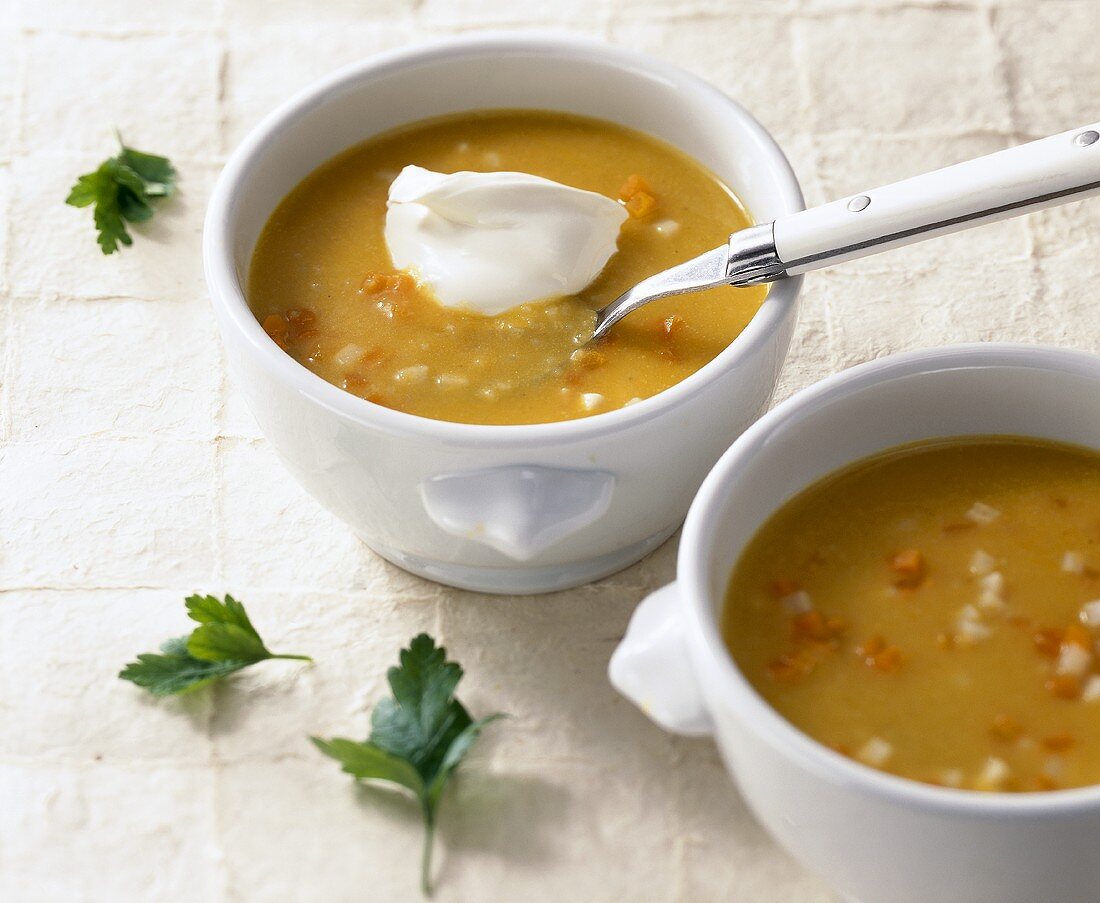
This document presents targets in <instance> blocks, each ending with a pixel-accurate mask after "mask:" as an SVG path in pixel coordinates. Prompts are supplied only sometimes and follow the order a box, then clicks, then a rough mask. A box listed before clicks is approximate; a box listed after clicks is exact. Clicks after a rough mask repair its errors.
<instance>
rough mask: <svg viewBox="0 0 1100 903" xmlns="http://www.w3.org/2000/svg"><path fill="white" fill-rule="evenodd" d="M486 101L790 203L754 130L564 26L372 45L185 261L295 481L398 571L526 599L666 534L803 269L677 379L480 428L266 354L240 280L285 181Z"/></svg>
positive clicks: (759, 363)
mask: <svg viewBox="0 0 1100 903" xmlns="http://www.w3.org/2000/svg"><path fill="white" fill-rule="evenodd" d="M493 107H496V108H506V107H513V108H514V107H527V108H541V109H555V110H563V111H567V112H572V113H579V114H584V115H588V116H596V117H601V118H603V119H608V120H612V121H615V122H620V123H623V124H625V125H628V126H632V127H633V128H636V129H640V130H642V131H645V132H649V133H650V134H652V135H656V136H657V137H659V138H663V139H664V140H666V141H668V142H671V143H673V144H675V145H677V146H678V147H680V148H682V149H683V150H684V151H686V152H687V153H689V154H691V155H692V156H693V157H695V158H696V159H697V160H699V161H701V162H702V163H703V164H705V165H706V166H708V167H710V168H711V169H712V170H713V171H714V172H715V173H717V174H718V176H719V177H721V178H722V179H723V180H724V181H725V182H727V184H729V185H730V186H732V187H733V188H734V189H735V190H736V191H737V192H738V194H739V195H740V196H741V198H742V199H743V200H744V201H745V203H746V204H747V206H748V207H749V209H750V210H751V211H752V212H753V214H754V215H755V217H756V218H757V220H758V221H767V220H770V219H773V218H775V217H777V216H780V215H782V214H786V213H791V212H794V211H797V210H800V209H801V208H802V195H801V192H800V191H799V187H798V183H797V181H796V180H795V177H794V174H793V173H792V172H791V169H790V167H789V165H788V164H787V161H786V159H785V158H784V157H783V154H782V153H781V152H780V150H779V148H778V147H777V146H776V145H775V143H774V142H773V141H772V139H771V138H770V137H769V136H768V134H767V133H766V132H765V131H764V130H763V128H761V126H760V125H759V124H758V123H757V122H756V121H755V120H754V119H753V118H752V117H751V116H750V115H749V114H748V113H747V112H745V110H744V109H742V108H741V107H740V106H738V105H737V104H736V103H734V102H733V101H732V100H730V99H729V98H728V97H726V96H725V95H723V94H721V93H720V92H719V91H717V90H715V89H714V88H713V87H711V86H709V85H707V84H706V83H705V82H703V81H700V80H699V79H697V78H695V77H694V76H692V75H689V74H687V73H686V72H684V71H682V70H681V69H678V68H675V67H673V66H670V65H668V64H666V63H662V62H659V61H657V60H654V59H650V58H649V57H645V56H642V55H640V54H637V53H633V52H630V51H627V50H623V49H619V48H615V47H610V46H606V45H603V44H598V43H592V42H586V41H579V40H575V39H565V38H557V37H554V38H550V37H539V38H532V37H507V36H501V37H477V38H474V39H468V40H458V41H449V42H446V43H440V44H433V45H429V46H423V47H419V48H415V49H412V50H407V51H401V52H398V53H392V54H388V55H384V56H379V57H374V58H372V59H370V60H368V61H367V62H365V63H361V64H357V65H354V66H351V67H350V68H347V69H343V70H341V71H340V72H337V73H336V74H335V75H333V76H331V77H329V78H327V79H325V80H324V81H322V82H320V83H318V84H316V85H314V86H313V87H312V88H309V89H308V90H306V91H304V92H303V93H302V94H300V95H298V96H297V97H295V98H294V99H293V100H291V101H290V102H289V103H287V104H286V105H284V106H283V107H281V108H280V109H278V110H276V111H275V112H274V113H272V114H271V115H270V116H268V118H267V119H265V120H264V121H263V122H262V123H261V124H260V125H259V126H258V127H257V129H256V130H255V131H254V132H253V133H252V134H251V135H250V136H249V137H248V138H247V139H246V140H245V141H244V143H243V144H242V145H241V146H240V147H239V148H238V149H237V151H236V152H235V153H234V154H233V156H232V157H231V158H230V160H229V163H228V164H227V166H226V168H225V171H224V172H223V173H222V175H221V178H220V179H219V180H218V184H217V186H216V188H215V190H214V194H213V198H212V199H211V202H210V208H209V212H208V214H207V218H206V226H205V234H204V243H203V244H204V246H203V252H204V259H205V268H206V278H207V283H208V285H209V289H210V294H211V297H212V299H213V303H214V308H215V311H216V314H217V320H218V324H219V327H220V329H221V333H222V338H223V340H224V342H225V347H226V349H227V352H228V356H229V363H230V367H231V369H232V372H233V374H234V375H235V378H236V383H237V386H238V387H239V389H240V390H241V392H242V393H243V395H244V397H245V399H246V401H247V403H248V405H249V406H250V408H251V409H252V412H253V414H254V415H255V416H256V420H257V421H258V423H259V425H260V429H261V430H262V431H263V433H264V435H265V436H266V437H267V438H268V440H269V441H270V442H271V444H272V445H273V446H274V447H275V449H276V451H277V452H278V453H279V455H280V456H281V457H282V459H283V461H284V463H285V464H286V466H287V468H288V469H289V470H290V471H291V473H292V474H293V475H294V476H295V477H296V478H297V479H298V481H299V482H300V483H301V484H302V485H303V486H304V487H305V488H306V489H307V490H308V491H309V492H311V493H312V494H313V495H314V496H315V497H316V498H317V499H318V500H319V501H320V502H321V503H322V504H323V505H325V506H326V507H327V508H329V509H330V510H331V511H333V512H334V513H335V514H337V515H339V516H340V517H342V518H343V519H344V520H346V521H347V522H348V523H349V524H350V525H351V527H352V528H353V529H354V530H355V531H356V533H357V534H358V535H359V536H360V537H361V538H362V539H363V540H364V541H365V542H366V543H367V544H368V545H369V546H370V547H371V548H373V549H374V550H375V551H377V552H378V553H379V554H381V555H383V556H385V557H386V558H388V559H389V560H390V561H393V562H395V563H396V564H398V565H400V566H401V567H404V568H406V569H408V570H410V571H413V572H414V573H417V574H420V575H422V576H426V577H429V578H431V579H434V580H438V581H440V582H443V583H450V584H453V585H455V586H461V587H466V588H471V589H478V590H483V591H489V592H510V593H522V592H538V591H546V590H553V589H560V588H563V587H566V586H571V585H575V584H578V583H583V582H586V581H589V580H594V579H596V578H598V577H601V576H604V575H606V574H609V573H612V572H614V571H616V570H618V569H620V568H623V567H625V566H627V565H628V564H631V563H632V562H634V561H636V560H637V559H639V558H640V557H642V555H644V554H645V553H646V552H647V551H649V550H650V549H652V548H654V547H655V546H657V545H658V544H660V543H661V542H662V541H663V540H664V539H665V538H666V537H667V536H668V535H669V534H670V533H672V531H673V530H675V529H676V527H677V526H678V525H679V523H680V521H681V520H682V519H683V516H684V514H685V513H686V511H687V508H688V505H689V504H690V501H691V498H692V496H693V495H694V493H695V491H696V490H697V489H698V487H699V484H700V483H701V482H702V480H703V477H704V476H705V475H706V472H707V470H708V469H709V468H710V466H711V465H712V464H713V463H714V462H715V460H717V458H718V456H719V455H720V454H721V453H722V452H723V451H724V450H725V449H726V448H727V447H728V446H729V444H730V442H731V441H732V440H733V439H734V437H735V436H737V435H738V434H739V433H740V432H741V431H742V430H743V429H744V428H745V427H746V426H747V425H748V424H749V423H751V422H752V420H753V419H754V418H755V417H756V416H757V415H758V414H759V412H760V411H761V410H762V409H763V407H764V406H765V405H766V403H767V401H768V398H769V396H770V394H771V392H772V389H773V387H774V385H775V381H776V377H777V374H778V372H779V368H780V365H781V364H782V362H783V358H784V356H785V355H786V352H787V345H788V343H789V341H790V335H791V332H792V329H793V326H794V319H795V314H796V306H797V305H796V299H797V295H798V289H799V285H800V282H799V280H788V281H786V282H784V283H781V284H779V285H777V286H776V287H774V288H773V289H772V291H771V293H770V295H769V297H768V299H767V301H766V302H765V304H764V306H763V308H762V309H761V310H760V312H759V313H758V314H757V316H756V317H755V318H754V319H753V320H752V322H751V323H750V324H749V326H748V328H747V329H746V330H745V331H744V333H742V335H741V336H740V337H738V339H737V340H736V341H735V342H734V343H733V344H732V345H731V346H730V347H729V348H728V349H726V350H725V351H724V352H723V353H722V354H720V355H719V356H718V357H717V358H716V359H715V360H714V361H713V362H711V363H710V364H709V365H708V366H706V367H704V368H703V369H702V370H700V371H699V372H698V373H696V374H694V375H693V376H691V377H689V378H688V379H686V380H684V381H683V382H681V383H679V384H678V385H676V386H674V387H672V388H671V389H669V390H667V391H666V392H662V393H661V394H659V395H657V396H655V397H654V398H651V399H647V400H646V401H643V402H640V403H638V404H635V405H632V406H631V407H629V408H624V409H622V410H619V411H613V412H610V413H607V414H600V415H597V416H595V417H589V418H586V419H582V420H574V421H569V422H565V423H550V424H538V425H530V426H479V425H468V424H459V423H445V422H441V421H436V420H428V419H426V418H422V417H417V416H413V415H410V414H404V413H401V412H398V411H392V410H388V409H387V408H383V407H379V406H377V405H374V404H371V403H369V402H367V401H364V400H362V399H360V398H357V397H355V396H353V395H350V394H349V393H347V392H344V391H342V390H341V389H338V388H337V387H335V386H333V385H330V384H329V383H327V382H325V381H324V380H322V379H321V378H320V377H318V376H315V375H314V374H313V373H311V372H310V371H309V370H307V369H306V368H305V367H303V366H301V365H300V364H298V363H296V362H295V361H294V360H292V359H291V358H290V357H289V356H288V355H286V354H285V353H284V352H283V351H281V350H280V349H279V348H278V347H276V346H275V344H274V343H273V342H271V340H270V339H269V338H268V337H267V336H266V335H265V334H264V332H263V329H262V328H261V327H260V324H259V323H257V322H256V319H255V317H253V315H252V313H251V312H250V311H249V309H248V305H247V303H246V302H245V297H244V292H243V291H242V286H243V285H244V284H245V281H246V278H247V272H248V266H249V260H250V257H251V254H252V250H253V247H254V245H255V243H256V239H257V237H258V236H259V233H260V230H261V229H262V227H263V225H264V223H265V221H266V220H267V218H268V216H269V215H270V213H271V211H272V210H273V209H274V207H275V206H276V205H277V204H278V203H279V201H280V200H282V198H283V197H284V196H285V195H286V194H287V192H289V191H290V190H291V189H292V188H293V187H294V186H295V185H296V184H297V183H298V182H299V181H301V179H302V178H304V177H305V176H306V175H308V174H309V173H310V172H311V171H312V170H313V169H315V168H316V167H317V166H319V165H320V164H321V163H323V162H325V161H326V160H328V159H329V158H331V157H332V156H333V155H335V154H337V153H339V152H340V151H342V150H344V149H345V148H347V147H350V146H351V145H354V144H356V143H358V142H361V141H363V140H365V139H367V138H369V137H371V135H373V134H376V133H379V132H383V131H386V130H389V129H392V128H394V127H396V126H399V125H402V124H404V123H409V122H413V121H416V120H420V119H425V118H428V117H432V116H438V115H441V114H445V113H454V112H459V111H462V110H475V109H484V108H493Z"/></svg>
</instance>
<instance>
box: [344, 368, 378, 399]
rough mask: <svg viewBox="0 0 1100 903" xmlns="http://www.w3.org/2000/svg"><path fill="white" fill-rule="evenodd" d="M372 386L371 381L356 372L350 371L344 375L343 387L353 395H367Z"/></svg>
mask: <svg viewBox="0 0 1100 903" xmlns="http://www.w3.org/2000/svg"><path fill="white" fill-rule="evenodd" d="M370 387H371V381H370V380H369V379H365V378H364V377H362V376H356V375H355V374H354V373H349V374H348V375H347V376H345V377H344V383H343V388H345V389H347V390H348V391H349V392H351V393H352V394H353V395H360V396H362V395H365V394H366V392H367V391H368V390H369V389H370Z"/></svg>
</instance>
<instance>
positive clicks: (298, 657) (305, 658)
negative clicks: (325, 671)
mask: <svg viewBox="0 0 1100 903" xmlns="http://www.w3.org/2000/svg"><path fill="white" fill-rule="evenodd" d="M271 657H272V658H285V659H293V660H294V661H296V662H311V661H313V659H312V658H310V657H309V656H308V655H272V656H271Z"/></svg>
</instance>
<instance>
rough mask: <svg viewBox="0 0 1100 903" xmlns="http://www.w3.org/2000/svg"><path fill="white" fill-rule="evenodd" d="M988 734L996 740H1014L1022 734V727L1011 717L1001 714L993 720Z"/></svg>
mask: <svg viewBox="0 0 1100 903" xmlns="http://www.w3.org/2000/svg"><path fill="white" fill-rule="evenodd" d="M989 732H990V733H991V734H992V735H993V736H994V737H996V738H997V739H998V740H1005V741H1008V740H1015V739H1016V738H1017V737H1019V736H1020V735H1021V734H1022V733H1023V732H1024V726H1023V725H1022V724H1020V722H1019V721H1017V720H1016V719H1015V718H1013V717H1012V716H1011V715H1006V714H1004V713H1003V712H1002V713H1001V714H1000V715H997V716H996V717H995V718H994V719H993V723H992V724H991V725H990V726H989Z"/></svg>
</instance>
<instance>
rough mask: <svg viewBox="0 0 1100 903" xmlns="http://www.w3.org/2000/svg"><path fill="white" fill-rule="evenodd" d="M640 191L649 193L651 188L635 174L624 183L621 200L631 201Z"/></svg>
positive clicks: (620, 191) (620, 192)
mask: <svg viewBox="0 0 1100 903" xmlns="http://www.w3.org/2000/svg"><path fill="white" fill-rule="evenodd" d="M639 191H649V186H648V185H647V184H646V181H645V179H643V178H642V177H641V176H639V175H637V174H636V173H635V174H634V175H632V176H629V177H628V178H627V180H626V181H625V182H623V187H622V188H620V189H619V200H620V201H629V200H630V199H631V198H632V197H634V195H636V194H637V193H638V192H639Z"/></svg>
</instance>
